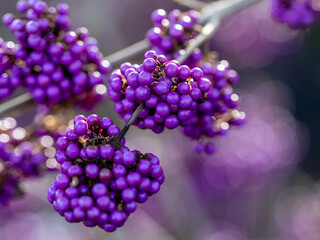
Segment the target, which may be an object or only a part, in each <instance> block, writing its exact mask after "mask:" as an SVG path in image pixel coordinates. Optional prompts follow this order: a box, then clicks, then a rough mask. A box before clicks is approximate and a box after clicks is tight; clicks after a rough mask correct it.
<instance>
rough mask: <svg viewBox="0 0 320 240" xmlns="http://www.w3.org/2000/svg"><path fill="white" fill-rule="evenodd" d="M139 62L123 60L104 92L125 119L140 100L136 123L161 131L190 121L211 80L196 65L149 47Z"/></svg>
mask: <svg viewBox="0 0 320 240" xmlns="http://www.w3.org/2000/svg"><path fill="white" fill-rule="evenodd" d="M144 58H145V60H144V62H143V64H142V65H131V64H130V63H124V64H122V65H121V67H120V69H117V70H115V71H113V73H112V74H111V75H110V78H109V86H108V93H109V97H110V99H111V100H113V101H115V105H114V109H115V111H116V112H117V113H118V114H119V115H120V116H121V117H123V118H124V119H125V120H127V119H129V118H130V116H131V115H132V113H133V112H134V110H135V109H136V108H137V107H138V106H139V105H140V104H141V103H142V104H144V105H145V107H144V109H143V110H142V111H141V113H140V114H139V116H138V118H137V121H136V123H135V124H136V125H137V126H138V127H139V128H141V129H152V130H153V131H154V132H155V133H161V132H162V131H163V130H164V127H166V128H168V129H174V128H176V127H178V126H179V125H181V126H187V125H189V124H190V119H191V117H192V112H193V111H194V110H195V109H196V108H197V106H198V103H201V102H203V101H204V99H205V98H206V93H207V92H208V91H209V90H210V88H211V82H210V81H209V80H208V79H207V78H204V77H203V72H202V70H201V69H200V68H193V69H190V68H189V67H188V66H186V65H181V66H180V64H179V63H178V62H177V61H169V62H167V59H166V57H165V56H163V55H157V54H156V52H155V51H153V50H151V51H148V52H147V53H146V54H145V57H144Z"/></svg>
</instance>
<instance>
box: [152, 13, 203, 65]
mask: <svg viewBox="0 0 320 240" xmlns="http://www.w3.org/2000/svg"><path fill="white" fill-rule="evenodd" d="M199 18H200V13H199V12H197V11H195V10H189V11H188V12H184V13H182V12H180V11H179V10H178V9H175V10H173V11H171V12H170V13H169V14H167V13H166V11H165V10H163V9H157V10H155V11H153V12H152V15H151V19H152V22H153V24H154V27H153V28H151V29H150V30H149V31H148V32H147V34H146V39H147V40H148V41H149V43H150V44H151V45H152V49H153V50H154V51H156V53H157V54H159V55H160V54H161V55H164V56H165V57H166V58H167V59H168V60H173V59H177V58H178V57H179V56H180V55H181V54H182V53H181V51H183V49H185V48H186V46H187V45H188V43H189V41H190V40H191V39H193V38H195V37H196V36H197V35H198V34H199V33H200V31H201V28H202V26H201V25H199V24H198V21H199ZM201 59H202V52H201V51H200V49H199V48H196V49H195V50H194V51H193V53H192V54H191V56H190V57H189V58H188V59H187V60H186V61H185V62H184V63H183V64H186V65H188V66H189V67H195V64H196V63H197V62H199V61H200V60H201Z"/></svg>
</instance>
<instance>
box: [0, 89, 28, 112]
mask: <svg viewBox="0 0 320 240" xmlns="http://www.w3.org/2000/svg"><path fill="white" fill-rule="evenodd" d="M33 103H34V102H33V98H32V96H31V94H30V93H23V94H22V95H20V96H18V97H15V98H13V99H10V100H9V101H6V102H5V103H2V104H1V105H0V117H1V118H2V117H3V116H4V115H5V114H7V113H9V112H13V111H15V110H18V109H20V108H21V107H26V106H27V105H32V104H33Z"/></svg>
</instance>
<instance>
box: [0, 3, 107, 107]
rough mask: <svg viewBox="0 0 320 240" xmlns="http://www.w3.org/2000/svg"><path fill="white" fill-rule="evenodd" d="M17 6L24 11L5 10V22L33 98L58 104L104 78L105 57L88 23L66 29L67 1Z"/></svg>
mask: <svg viewBox="0 0 320 240" xmlns="http://www.w3.org/2000/svg"><path fill="white" fill-rule="evenodd" d="M17 10H18V11H19V12H20V13H21V14H23V16H21V17H14V16H13V15H12V14H10V13H7V14H6V15H4V17H3V22H4V23H5V25H7V26H8V27H9V29H10V31H11V32H12V33H13V35H14V36H15V37H16V39H17V41H18V43H19V44H20V47H19V49H17V50H16V51H15V52H14V57H15V58H16V59H19V60H20V61H22V62H23V70H24V72H25V74H24V76H23V79H22V84H23V86H25V87H26V88H27V89H28V91H30V92H31V94H32V95H33V97H34V100H35V101H36V102H38V103H42V104H48V105H50V104H57V103H60V102H61V101H65V100H69V99H71V98H72V97H73V96H79V95H80V96H81V94H87V93H88V92H90V91H92V89H93V88H94V87H95V86H96V85H98V84H102V83H103V82H104V78H105V75H106V73H107V72H108V71H109V70H110V66H109V63H108V61H106V60H104V59H103V56H102V54H101V52H100V51H99V49H98V43H97V41H96V40H95V39H94V38H92V37H90V36H89V32H88V30H87V29H86V28H78V29H76V30H75V31H70V19H69V16H68V14H69V7H68V5H67V4H58V6H57V7H56V8H54V7H48V6H47V4H46V3H45V2H43V1H41V0H39V1H38V0H37V1H36V0H33V1H25V0H20V1H19V2H18V3H17Z"/></svg>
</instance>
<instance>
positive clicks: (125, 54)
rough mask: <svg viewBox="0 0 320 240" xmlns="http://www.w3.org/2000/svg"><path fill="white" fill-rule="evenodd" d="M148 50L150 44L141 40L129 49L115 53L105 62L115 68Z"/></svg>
mask: <svg viewBox="0 0 320 240" xmlns="http://www.w3.org/2000/svg"><path fill="white" fill-rule="evenodd" d="M149 48H150V44H149V43H148V41H147V40H146V39H143V40H141V41H139V42H137V43H135V44H133V45H131V46H129V47H126V48H124V49H122V50H120V51H118V52H115V53H113V54H111V55H109V56H107V57H105V59H106V60H108V61H109V63H110V65H111V66H116V65H119V64H121V63H123V62H124V61H127V60H128V59H131V58H133V57H135V56H137V55H139V54H142V53H144V52H146V51H147V50H148V49H149Z"/></svg>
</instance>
